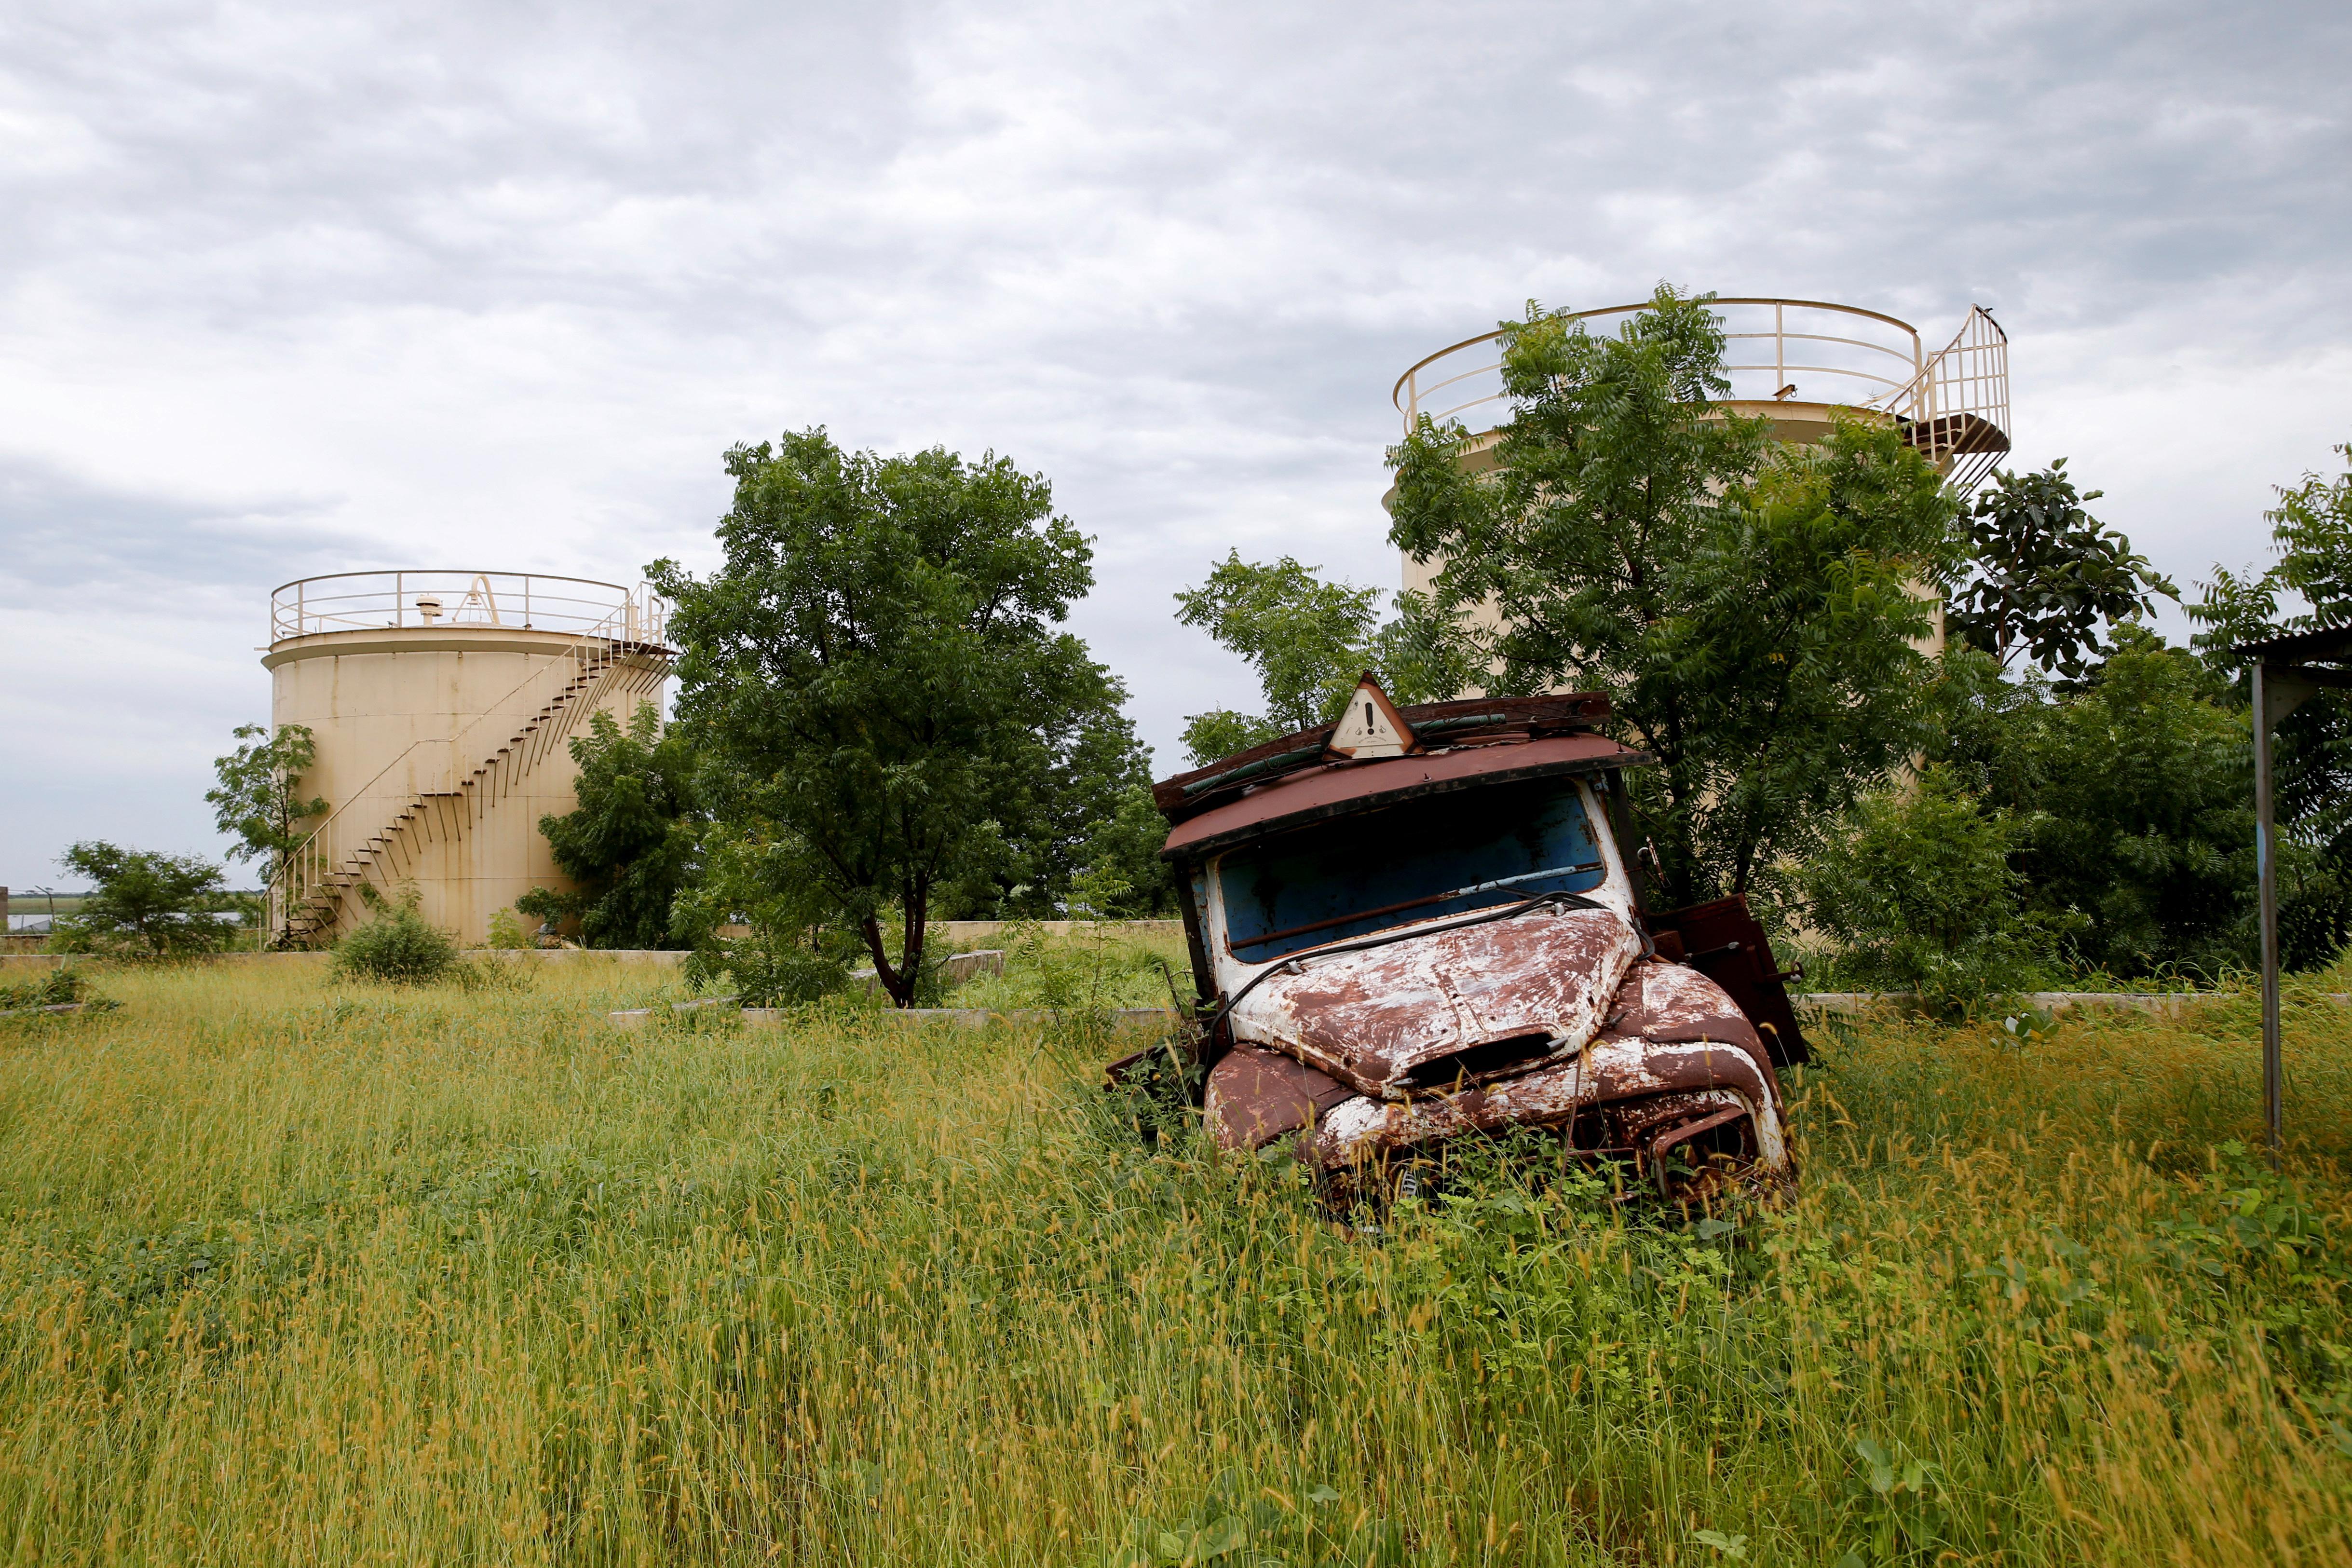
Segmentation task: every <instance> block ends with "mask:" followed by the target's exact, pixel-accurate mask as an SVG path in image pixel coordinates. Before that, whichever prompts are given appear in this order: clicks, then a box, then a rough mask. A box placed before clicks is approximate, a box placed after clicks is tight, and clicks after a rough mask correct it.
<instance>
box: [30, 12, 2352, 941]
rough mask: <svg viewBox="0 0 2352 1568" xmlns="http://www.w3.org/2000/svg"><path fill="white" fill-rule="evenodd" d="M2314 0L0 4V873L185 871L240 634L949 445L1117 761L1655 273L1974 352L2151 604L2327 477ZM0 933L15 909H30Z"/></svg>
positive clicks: (682, 538) (600, 546)
mask: <svg viewBox="0 0 2352 1568" xmlns="http://www.w3.org/2000/svg"><path fill="white" fill-rule="evenodd" d="M2348 16H2352V7H2346V6H2344V5H2341V4H2337V5H2252V6H2232V7H2224V6H2219V5H2210V4H2206V5H2077V6H2063V5H2000V4H1979V5H1969V6H1953V5H1940V4H1939V5H1902V4H1886V3H1884V0H1878V3H1873V4H1867V5H1863V4H1855V5H1772V4H1762V5H1744V6H1727V5H1648V6H1633V5H1589V4H1588V5H1566V4H1562V5H1475V4H1455V5H1428V4H1424V5H1399V6H1382V5H1375V4H1367V3H1365V0H1356V3H1353V4H1349V5H1328V6H1308V5H1263V4H1257V5H1164V6H1148V5H1129V6H1105V5H1075V4H1073V5H1037V6H1030V7H1021V6H1012V5H1003V6H983V5H950V6H929V5H878V4H869V5H857V6H852V5H839V4H832V5H779V4H771V5H725V4H696V3H692V0H688V3H677V0H672V3H670V4H665V5H620V4H595V3H593V0H574V3H572V4H567V5H502V4H497V3H495V0H470V3H468V4H466V5H429V4H420V3H415V0H412V3H408V4H402V5H371V4H365V3H362V0H341V4H338V5H332V6H321V5H278V4H268V3H264V4H248V5H208V4H200V3H193V0H191V3H156V4H137V3H131V0H95V3H93V0H61V3H58V0H11V3H10V4H8V5H6V6H5V7H0V214H5V217H0V632H5V647H6V650H7V665H6V670H5V677H0V734H5V737H6V744H5V756H6V758H7V765H6V766H5V769H0V882H5V883H6V884H8V885H11V886H13V887H15V888H16V889H24V888H26V887H27V886H29V885H31V884H34V883H39V882H46V881H50V880H55V879H59V878H60V875H61V874H60V872H59V870H58V867H57V866H56V864H55V858H56V856H57V854H58V851H59V850H60V849H62V848H63V847H64V846H65V845H66V844H68V842H70V841H72V840H74V839H76V838H81V837H109V838H112V839H115V840H117V841H119V842H123V843H127V844H131V845H134V846H139V847H154V848H163V849H171V850H203V851H205V852H208V853H217V852H218V851H219V849H220V848H222V847H223V845H222V842H221V840H220V839H219V838H218V837H216V836H215V834H214V833H213V832H212V829H211V823H210V814H209V811H208V809H207V808H206V807H205V805H204V804H203V801H202V799H201V796H202V794H203V791H204V790H205V787H207V785H208V784H209V783H210V761H211V759H212V758H213V757H214V756H215V754H217V753H218V752H222V751H224V750H226V748H227V746H228V744H229V731H230V730H231V729H232V728H233V727H234V726H236V724H238V723H240V722H245V721H256V720H260V719H263V718H266V717H267V714H268V676H267V675H266V674H265V672H264V671H263V670H262V668H261V667H260V665H259V662H258V658H259V654H258V651H257V644H259V643H261V642H262V641H263V640H264V639H265V637H266V636H267V630H266V620H265V611H266V605H267V600H268V592H269V590H270V588H271V587H273V586H274V585H275V584H278V583H280V582H283V581H285V580H287V579H289V578H293V577H297V576H300V575H303V574H311V573H325V572H333V571H343V570H353V569H359V568H368V567H377V566H386V567H389V566H396V565H408V566H443V565H446V566H456V567H490V568H499V569H524V570H542V571H548V572H556V573H572V574H581V575H585V576H592V577H599V578H607V579H625V580H632V581H633V580H635V577H636V575H637V574H638V573H639V571H640V570H641V568H642V567H643V566H644V564H645V563H646V562H648V561H651V560H653V559H654V558H656V557H657V556H662V555H674V556H677V557H679V558H680V559H682V560H684V561H686V562H687V563H689V564H691V565H694V566H697V567H703V566H707V565H709V563H711V562H712V561H713V559H714V558H715V552H714V550H713V548H712V542H711V532H710V531H711V526H712V523H713V521H714V520H715V519H716V518H717V516H718V514H719V512H720V511H721V510H723V508H724V506H725V504H726V500H727V485H726V483H725V478H724V475H723V473H722V472H721V469H720V467H719V457H720V454H721V453H722V452H723V451H724V450H725V449H726V448H727V447H729V446H730V445H731V444H733V443H735V442H738V441H754V440H759V439H761V438H763V437H773V436H775V435H776V434H778V433H779V432H781V431H783V430H786V429H797V428H801V427H803V426H810V425H819V424H821V425H824V426H827V427H828V428H830V429H831V430H832V432H833V433H834V435H835V438H836V439H838V440H840V441H842V442H843V443H845V444H846V445H852V446H858V447H877V448H881V449H883V450H886V451H887V450H901V449H908V448H912V447H925V446H930V445H933V444H944V445H946V446H948V447H952V448H956V449H960V450H962V451H965V452H968V453H971V454H975V455H976V454H978V453H980V452H982V451H983V450H987V449H994V450H996V451H998V452H1002V453H1005V454H1008V455H1010V456H1011V457H1013V458H1014V459H1015V460H1017V461H1018V462H1019V463H1020V464H1021V465H1022V466H1024V468H1031V469H1036V470H1042V471H1043V472H1045V474H1047V475H1048V476H1050V477H1051V479H1052V480H1053V482H1054V486H1055V496H1056V499H1057V501H1058V503H1059V505H1060V507H1061V509H1062V510H1064V511H1065V512H1066V513H1067V514H1068V515H1069V516H1070V517H1071V518H1072V519H1074V520H1075V521H1076V522H1077V523H1078V524H1079V525H1080V526H1081V527H1082V528H1083V529H1084V530H1085V531H1087V532H1088V533H1090V534H1092V535H1094V536H1095V538H1096V540H1097V563H1096V564H1097V589H1096V592H1095V594H1094V596H1093V597H1092V598H1091V599H1090V600H1088V601H1087V603H1086V604H1085V605H1083V606H1082V607H1081V608H1080V610H1079V611H1078V613H1077V615H1076V617H1075V620H1076V626H1077V628H1078V629H1079V631H1080V632H1081V633H1082V634H1083V635H1085V636H1086V637H1087V638H1088V639H1089V640H1090V641H1091V642H1092V644H1093V646H1094V647H1095V649H1096V651H1097V656H1098V657H1100V658H1103V659H1104V660H1106V661H1107V662H1108V664H1110V665H1111V666H1112V667H1113V668H1115V669H1117V670H1118V672H1119V673H1120V674H1121V675H1123V676H1124V677H1125V678H1126V679H1127V680H1128V682H1129V686H1130V687H1131V689H1132V690H1133V694H1134V700H1133V702H1132V704H1131V707H1130V711H1131V712H1132V713H1133V715H1134V717H1135V718H1136V720H1137V721H1138V723H1139V727H1140V729H1141V731H1142V733H1143V735H1144V737H1145V739H1146V740H1148V741H1149V742H1151V743H1152V744H1153V745H1154V747H1155V748H1156V749H1157V751H1158V753H1159V756H1158V761H1159V765H1160V769H1161V771H1163V772H1165V771H1168V770H1170V769H1172V768H1173V767H1175V766H1176V765H1178V764H1179V763H1180V762H1181V757H1180V755H1179V753H1178V752H1177V750H1176V746H1175V735H1176V731H1177V730H1178V728H1179V726H1180V724H1181V719H1182V715H1184V714H1185V713H1188V712H1192V711H1196V710H1200V709H1202V708H1204V707H1208V706H1211V705H1213V704H1217V703H1231V704H1234V705H1241V706H1246V705H1248V704H1249V703H1250V701H1251V700H1252V698H1253V696H1254V688H1253V685H1252V683H1251V681H1250V679H1248V676H1247V674H1246V672H1245V671H1244V669H1243V668H1241V667H1240V666H1239V665H1238V664H1237V663H1236V662H1235V661H1234V660H1231V659H1229V658H1226V657H1224V656H1223V655H1222V654H1220V653H1219V652H1218V651H1217V650H1216V649H1215V648H1214V647H1213V646H1211V645H1210V644H1209V643H1208V642H1207V641H1206V639H1205V638H1204V637H1202V636H1201V635H1200V634H1199V633H1197V632H1193V631H1190V630H1187V629H1185V628H1182V627H1180V626H1176V625H1175V623H1174V622H1173V620H1172V619H1171V614H1170V612H1171V604H1170V597H1169V596H1170V595H1171V592H1172V591H1174V590H1175V589H1176V588H1178V587H1180V586H1181V585H1183V584H1187V583H1192V582H1196V581H1198V580H1199V578H1200V576H1201V574H1202V573H1203V572H1204V571H1205V570H1206V568H1207V566H1208V565H1209V563H1211V562H1212V561H1213V560H1214V559H1216V558H1218V557H1220V556H1222V555H1223V552H1225V550H1226V549H1227V548H1228V547H1238V548H1239V549H1240V550H1241V551H1242V552H1243V553H1244V555H1247V556H1255V557H1261V558H1272V557H1273V556H1275V555H1277V554H1281V553H1286V552H1287V553H1291V554H1295V555H1297V556H1298V557H1299V558H1301V559H1303V560H1306V561H1308V562H1312V563H1320V564H1322V565H1325V566H1327V567H1329V568H1332V569H1334V570H1336V571H1339V572H1340V573H1343V574H1346V575H1348V576H1349V577H1350V578H1352V579H1353V580H1355V581H1357V582H1359V583H1365V584H1380V585H1381V586H1387V587H1393V586H1394V585H1395V584H1396V581H1397V575H1398V563H1397V561H1396V558H1395V555H1394V553H1393V552H1392V551H1391V550H1390V549H1389V547H1388V546H1387V544H1386V543H1385V541H1384V531H1385V520H1384V517H1383V515H1382V513H1381V507H1380V495H1381V490H1382V489H1383V488H1384V485H1385V476H1384V470H1383V468H1382V449H1383V447H1384V446H1385V445H1386V444H1387V443H1389V442H1391V441H1392V440H1393V439H1394V438H1395V436H1396V418H1395V416H1394V414H1393V413H1392V412H1391V408H1390V405H1389V402H1388V395H1389V389H1390V386H1391V383H1392V382H1393V381H1394V380H1395V379H1396V377H1397V375H1398V374H1399V373H1400V372H1401V371H1402V370H1403V369H1404V367H1405V366H1406V365H1407V364H1409V363H1412V361H1413V360H1415V359H1417V358H1419V357H1420V356H1421V355H1422V354H1423V353H1428V352H1429V351H1431V350H1433V349H1434V348H1437V347H1440V346H1442V345H1444V344H1445V343H1448V342H1454V341H1455V340H1456V339H1459V338H1463V337H1467V336H1469V335H1471V334H1473V333H1475V332H1477V331H1484V330H1486V329H1488V328H1491V327H1492V326H1493V325H1494V323H1495V322H1496V320H1497V319H1498V318H1500V317H1503V316H1507V315H1514V314H1517V312H1518V310H1520V308H1521V306H1522V304H1523V302H1524V301H1525V300H1528V299H1530V298H1535V299H1539V300H1542V301H1543V302H1544V303H1546V304H1547V305H1552V306H1570V307H1589V306H1596V305H1603V304H1613V303H1617V302H1620V301H1623V300H1633V299H1636V298H1639V297H1641V296H1643V295H1644V294H1646V293H1647V292H1648V291H1649V290H1650V289H1651V288H1652V287H1653V286H1654V284H1655V283H1656V282H1657V281H1658V280H1659V279H1672V280H1674V281H1675V282H1677V283H1679V284H1681V285H1684V286H1685V287H1690V288H1706V289H1717V290H1719V291H1721V292H1723V293H1726V294H1769V295H1789V296H1796V297H1809V298H1815V299H1829V300H1843V301H1847V302H1851V303H1853V304H1858V305H1864V306H1868V307H1871V308H1873V309H1876V310H1884V311H1887V312H1890V313H1892V314H1895V315H1897V316H1901V317H1903V318H1905V319H1906V320H1909V321H1914V322H1916V323H1917V324H1918V325H1919V327H1920V328H1921V330H1922V331H1923V332H1924V333H1925V334H1926V335H1927V336H1928V337H1929V338H1930V339H1933V340H1936V341H1938V342H1940V341H1941V339H1942V338H1943V337H1944V336H1946V335H1948V333H1949V332H1950V331H1952V330H1953V329H1954V328H1956V327H1957V326H1958V323H1959V321H1960V319H1961V318H1962V316H1963V315H1964V313H1965V312H1966V310H1967V309H1968V307H1969V305H1970V304H1971V303H1982V304H1984V305H1987V306H1989V307H1990V308H1991V309H1992V310H1994V312H1995V313H1996V314H1997V315H1998V316H1999V318H2000V321H2001V322H2002V323H2003V325H2004V326H2005V327H2006V328H2007V329H2008V331H2009V333H2010V337H2011V364H2012V370H2013V374H2014V382H2015V422H2016V426H2017V432H2016V434H2017V439H2018V449H2017V453H2016V456H2017V458H2019V459H2020V460H2021V462H2023V463H2026V464H2032V465H2038V464H2040V463H2042V462H2044V461H2047V460H2048V459H2049V458H2053V457H2058V456H2066V457H2069V458H2072V464H2071V468H2072V470H2073V471H2074V473H2075V474H2076V476H2077V477H2078V478H2079V479H2082V480H2083V481H2084V482H2085V483H2086V484H2090V485H2095V486H2097V487H2099V488H2102V489H2105V491H2106V492H2107V495H2106V499H2105V500H2104V501H2102V502H2101V503H2099V504H2098V505H2097V506H2096V507H2095V509H2094V510H2096V511H2097V512H2098V514H2099V515H2100V516H2101V517H2103V518H2104V519H2105V521H2109V522H2110V523H2113V524H2115V525H2117V526H2119V527H2121V528H2123V529H2124V530H2126V531H2127V532H2128V533H2129V534H2130V535H2131V537H2132V539H2133V541H2134V542H2136V543H2137V545H2138V546H2139V547H2140V548H2142V549H2143V550H2146V551H2147V552H2148V553H2149V554H2151V555H2152V556H2154V557H2155V559H2156V560H2157V562H2158V564H2159V565H2161V566H2162V567H2164V568H2165V569H2167V570H2168V571H2170V572H2172V573H2173V574H2176V575H2177V576H2179V578H2180V579H2181V580H2182V581H2183V583H2184V585H2185V584H2187V583H2188V582H2189V580H2191V579H2194V578H2197V577H2200V576H2201V575H2204V574H2206V573H2207V571H2208V569H2209V566H2210V563H2213V562H2215V561H2217V560H2219V561H2221V562H2223V563H2232V564H2237V563H2246V562H2250V561H2253V560H2255V559H2257V558H2258V557H2259V555H2260V554H2261V552H2262V550H2263V543H2264V538H2265V536H2264V534H2263V527H2262V523H2261V518H2260V514H2261V511H2262V510H2263V506H2264V505H2265V504H2266V502H2267V500H2269V494H2270V490H2269V487H2270V486H2271V485H2272V484H2273V483H2276V482H2280V481H2284V480H2289V479H2293V478H2294V477H2295V476H2296V475H2297V474H2298V473H2299V472H2301V471H2302V470H2304V469H2305V468H2317V467H2321V466H2324V465H2326V464H2329V463H2330V462H2332V461H2333V460H2334V459H2333V458H2332V457H2331V454H2330V452H2329V448H2330V447H2331V446H2332V445H2333V444H2335V443H2336V442H2340V441H2344V440H2347V439H2352V395H2347V392H2348V391H2352V214H2348V213H2347V191H2352V178H2348V177H2347V176H2348V172H2352V156H2347V154H2352V136H2347V115H2348V114H2352V90H2347V79H2352V74H2347V67H2352V25H2347V17H2348ZM19 908H20V909H21V908H23V906H22V905H21V904H20V905H19Z"/></svg>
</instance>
